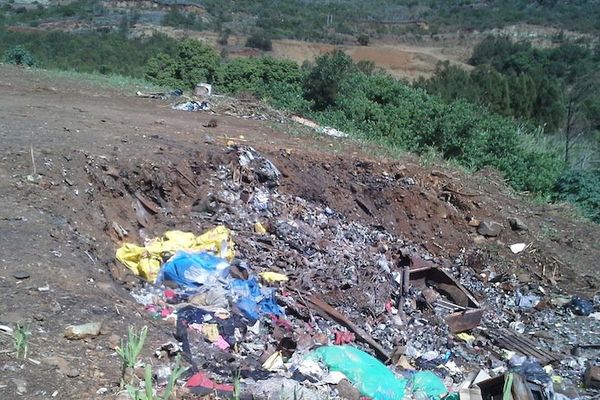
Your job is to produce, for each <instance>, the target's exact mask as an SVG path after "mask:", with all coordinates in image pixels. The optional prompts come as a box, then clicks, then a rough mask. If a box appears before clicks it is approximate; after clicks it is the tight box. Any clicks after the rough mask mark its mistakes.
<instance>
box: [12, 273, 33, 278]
mask: <svg viewBox="0 0 600 400" xmlns="http://www.w3.org/2000/svg"><path fill="white" fill-rule="evenodd" d="M13 276H14V277H15V279H18V280H23V279H27V278H29V277H30V276H31V275H30V274H29V272H27V271H16V272H15V273H13Z"/></svg>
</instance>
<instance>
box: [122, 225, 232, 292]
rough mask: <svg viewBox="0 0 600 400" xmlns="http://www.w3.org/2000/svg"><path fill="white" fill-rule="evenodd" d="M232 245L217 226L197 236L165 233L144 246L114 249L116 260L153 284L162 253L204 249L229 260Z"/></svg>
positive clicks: (175, 232)
mask: <svg viewBox="0 0 600 400" xmlns="http://www.w3.org/2000/svg"><path fill="white" fill-rule="evenodd" d="M233 246H234V243H233V240H232V239H231V235H230V232H229V229H227V228H226V227H224V226H217V227H216V228H214V229H211V230H209V231H206V232H204V233H203V234H202V235H200V236H196V235H194V234H193V233H191V232H182V231H168V232H165V234H164V235H163V236H162V237H160V238H155V239H153V240H152V241H150V243H148V244H147V245H146V246H145V247H140V246H137V245H135V244H131V243H125V244H124V245H123V246H121V247H120V248H119V249H117V253H116V258H117V260H119V261H120V262H121V263H123V265H125V266H126V267H127V268H129V269H130V270H131V271H132V272H133V273H134V274H136V275H138V276H141V277H142V278H144V279H146V280H147V281H149V282H154V281H156V277H157V276H158V272H159V271H160V266H161V263H162V259H163V255H164V254H174V253H175V252H176V251H178V250H190V251H202V250H204V251H210V252H213V253H215V254H216V255H217V256H219V257H221V258H225V259H227V260H228V261H231V260H233V257H234V256H235V251H234V248H233Z"/></svg>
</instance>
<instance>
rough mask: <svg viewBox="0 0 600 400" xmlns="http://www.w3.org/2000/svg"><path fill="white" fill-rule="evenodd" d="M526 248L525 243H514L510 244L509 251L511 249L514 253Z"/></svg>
mask: <svg viewBox="0 0 600 400" xmlns="http://www.w3.org/2000/svg"><path fill="white" fill-rule="evenodd" d="M526 248H527V245H526V244H525V243H515V244H511V245H510V251H512V252H513V253H515V254H518V253H520V252H522V251H523V250H525V249H526Z"/></svg>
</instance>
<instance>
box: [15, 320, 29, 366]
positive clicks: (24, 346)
mask: <svg viewBox="0 0 600 400" xmlns="http://www.w3.org/2000/svg"><path fill="white" fill-rule="evenodd" d="M30 336H31V332H30V331H29V328H28V327H27V326H25V325H23V324H16V325H15V329H14V332H13V346H14V348H15V355H16V357H17V358H19V357H20V358H22V359H26V358H27V352H28V351H29V337H30Z"/></svg>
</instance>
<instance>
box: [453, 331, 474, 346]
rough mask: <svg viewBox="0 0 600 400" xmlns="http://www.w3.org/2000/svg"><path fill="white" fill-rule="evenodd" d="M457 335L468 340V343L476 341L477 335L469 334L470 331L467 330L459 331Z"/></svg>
mask: <svg viewBox="0 0 600 400" xmlns="http://www.w3.org/2000/svg"><path fill="white" fill-rule="evenodd" d="M456 337H457V338H459V339H460V340H464V341H465V342H467V343H472V342H474V341H475V336H473V335H469V334H468V333H466V332H461V333H458V334H457V335H456Z"/></svg>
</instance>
